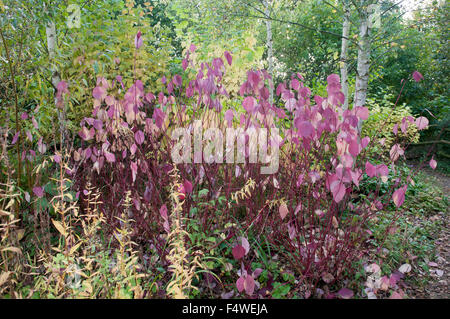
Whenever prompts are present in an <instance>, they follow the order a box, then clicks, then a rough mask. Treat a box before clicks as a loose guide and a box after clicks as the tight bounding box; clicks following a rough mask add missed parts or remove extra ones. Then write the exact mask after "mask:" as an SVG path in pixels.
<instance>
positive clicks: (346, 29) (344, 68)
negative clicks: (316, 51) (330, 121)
mask: <svg viewBox="0 0 450 319" xmlns="http://www.w3.org/2000/svg"><path fill="white" fill-rule="evenodd" d="M349 34H350V7H349V4H348V2H347V0H344V22H343V25H342V45H341V85H342V93H344V95H345V101H344V105H343V106H342V108H343V109H344V110H346V109H348V63H347V59H348V37H349Z"/></svg>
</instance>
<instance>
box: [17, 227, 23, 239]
mask: <svg viewBox="0 0 450 319" xmlns="http://www.w3.org/2000/svg"><path fill="white" fill-rule="evenodd" d="M24 235H25V229H18V230H17V239H18V240H22V238H23V236H24Z"/></svg>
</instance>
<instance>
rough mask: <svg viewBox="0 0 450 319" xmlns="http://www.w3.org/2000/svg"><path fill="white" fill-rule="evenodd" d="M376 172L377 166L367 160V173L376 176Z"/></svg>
mask: <svg viewBox="0 0 450 319" xmlns="http://www.w3.org/2000/svg"><path fill="white" fill-rule="evenodd" d="M376 172H377V170H376V166H375V165H372V164H370V162H369V161H367V162H366V174H367V175H368V176H369V177H374V176H375V175H376Z"/></svg>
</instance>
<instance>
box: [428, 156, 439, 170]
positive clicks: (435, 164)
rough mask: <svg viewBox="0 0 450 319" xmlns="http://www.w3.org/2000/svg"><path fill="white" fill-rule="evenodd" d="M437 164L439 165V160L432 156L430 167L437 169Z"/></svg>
mask: <svg viewBox="0 0 450 319" xmlns="http://www.w3.org/2000/svg"><path fill="white" fill-rule="evenodd" d="M436 166H437V162H436V160H435V159H434V158H432V159H431V161H430V167H431V168H432V169H436Z"/></svg>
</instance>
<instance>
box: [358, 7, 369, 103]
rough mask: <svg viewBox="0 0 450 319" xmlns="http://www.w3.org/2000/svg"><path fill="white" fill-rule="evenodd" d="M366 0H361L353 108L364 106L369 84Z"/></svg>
mask: <svg viewBox="0 0 450 319" xmlns="http://www.w3.org/2000/svg"><path fill="white" fill-rule="evenodd" d="M366 2H367V0H361V7H360V26H359V46H358V66H357V70H356V88H355V102H354V106H364V105H365V104H366V97H367V87H368V83H369V68H370V40H369V36H370V27H369V12H368V10H369V8H368V5H367V4H366Z"/></svg>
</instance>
